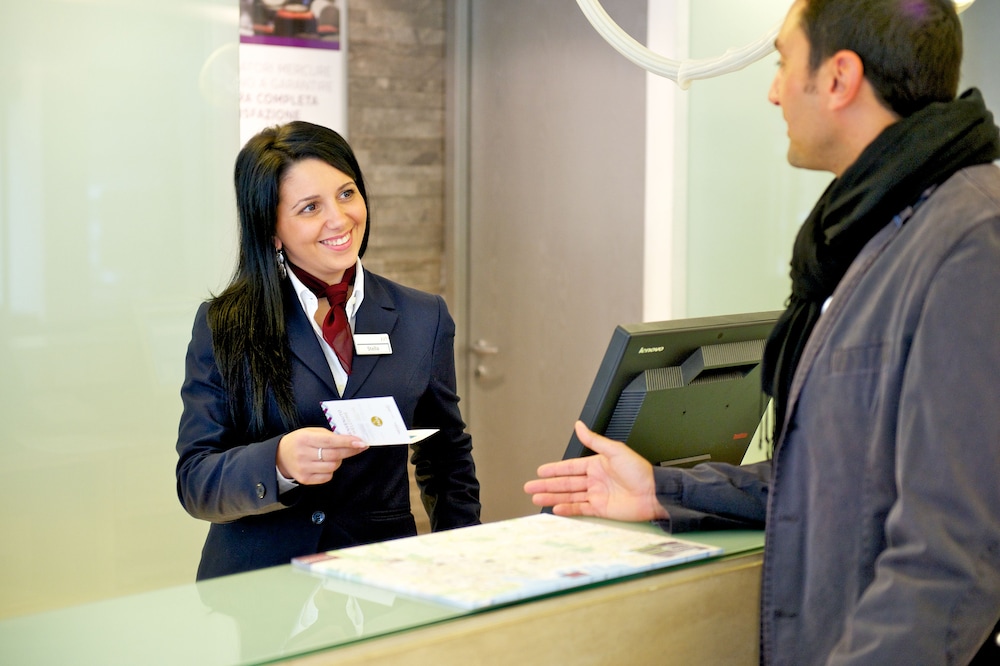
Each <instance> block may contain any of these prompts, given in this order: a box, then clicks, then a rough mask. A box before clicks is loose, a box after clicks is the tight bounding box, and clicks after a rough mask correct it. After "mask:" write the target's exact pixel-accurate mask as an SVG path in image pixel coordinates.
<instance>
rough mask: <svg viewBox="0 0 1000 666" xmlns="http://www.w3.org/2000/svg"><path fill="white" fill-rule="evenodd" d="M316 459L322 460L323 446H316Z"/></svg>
mask: <svg viewBox="0 0 1000 666" xmlns="http://www.w3.org/2000/svg"><path fill="white" fill-rule="evenodd" d="M316 460H319V461H321V462H322V460H323V447H320V448H318V449H317V450H316Z"/></svg>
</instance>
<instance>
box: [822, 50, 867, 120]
mask: <svg viewBox="0 0 1000 666" xmlns="http://www.w3.org/2000/svg"><path fill="white" fill-rule="evenodd" d="M827 65H828V67H829V76H830V78H829V79H828V80H827V84H828V86H829V88H828V91H827V92H828V93H829V99H830V108H831V110H840V109H844V108H846V107H848V106H850V105H851V104H852V103H853V102H854V101H855V100H856V99H857V97H858V93H859V92H860V91H861V87H862V85H863V84H864V82H865V65H864V63H863V62H861V56H859V55H858V54H857V53H855V52H854V51H847V50H843V51H837V52H836V53H834V54H833V55H832V56H830V59H829V60H828V61H827Z"/></svg>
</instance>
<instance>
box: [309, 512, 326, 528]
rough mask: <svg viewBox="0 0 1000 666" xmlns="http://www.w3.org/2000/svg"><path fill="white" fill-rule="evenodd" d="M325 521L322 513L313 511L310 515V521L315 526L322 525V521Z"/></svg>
mask: <svg viewBox="0 0 1000 666" xmlns="http://www.w3.org/2000/svg"><path fill="white" fill-rule="evenodd" d="M324 520H326V514H325V513H323V512H322V511H315V512H313V515H312V521H313V522H314V523H316V524H317V525H322V524H323V521H324Z"/></svg>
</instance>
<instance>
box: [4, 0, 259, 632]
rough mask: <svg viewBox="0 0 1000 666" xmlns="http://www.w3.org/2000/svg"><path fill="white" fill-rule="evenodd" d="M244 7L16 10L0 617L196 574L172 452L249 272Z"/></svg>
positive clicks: (7, 86)
mask: <svg viewBox="0 0 1000 666" xmlns="http://www.w3.org/2000/svg"><path fill="white" fill-rule="evenodd" d="M237 14H238V8H237V3H236V2H232V1H230V0H186V1H182V2H165V1H163V0H127V1H125V0H110V1H108V2H65V1H57V0H36V1H34V2H4V3H3V5H2V7H0V63H3V65H2V67H0V529H2V534H3V536H2V537H0V539H2V541H3V543H4V546H3V548H0V590H3V594H2V595H0V617H4V616H10V615H17V614H22V613H28V612H33V611H36V610H43V609H47V608H52V607H55V606H63V605H67V604H71V603H76V602H81V601H90V600H94V599H100V598H105V597H111V596H116V595H120V594H124V593H129V592H136V591H141V590H148V589H152V588H156V587H161V586H164V585H168V584H177V583H184V582H190V581H192V580H193V578H194V573H195V567H196V566H197V561H198V551H199V549H200V545H201V541H202V539H203V536H204V532H205V527H204V525H203V524H200V523H198V522H197V521H195V520H193V519H191V518H190V517H188V516H187V515H186V514H185V513H184V512H183V510H182V509H181V507H180V505H179V503H178V501H177V497H176V492H175V489H174V474H173V469H174V464H175V462H176V454H175V452H174V443H175V441H176V432H177V420H178V417H179V414H180V399H179V395H178V391H179V388H180V384H181V381H182V379H183V371H184V351H185V348H186V344H187V341H188V339H189V335H190V330H191V323H192V321H193V316H194V312H195V309H196V308H197V306H198V303H199V302H200V301H201V300H202V299H204V298H205V297H207V296H208V295H209V290H210V289H217V288H219V287H220V286H221V285H222V284H223V283H224V282H225V280H226V278H227V277H228V273H229V271H230V270H231V266H232V260H233V252H234V250H233V236H234V233H233V230H234V228H235V225H234V212H233V211H234V207H233V204H232V198H233V197H232V185H231V173H232V161H233V158H234V156H235V154H236V150H237V141H238V127H237V124H238V118H239V116H238V111H237V104H238V79H237V76H236V73H237V68H238V62H237V57H236V55H237V50H236V40H237V20H238V16H237Z"/></svg>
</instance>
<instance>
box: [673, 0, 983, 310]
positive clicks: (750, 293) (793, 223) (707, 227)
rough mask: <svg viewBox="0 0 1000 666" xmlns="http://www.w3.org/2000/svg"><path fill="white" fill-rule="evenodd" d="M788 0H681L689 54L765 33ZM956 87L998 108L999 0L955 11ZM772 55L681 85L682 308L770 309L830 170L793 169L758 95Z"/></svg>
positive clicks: (777, 303)
mask: <svg viewBox="0 0 1000 666" xmlns="http://www.w3.org/2000/svg"><path fill="white" fill-rule="evenodd" d="M790 4H791V2H790V0H757V1H756V2H746V1H745V0H691V1H690V3H689V5H690V30H691V31H690V50H691V57H693V58H702V57H708V56H715V55H719V54H722V53H723V52H724V51H725V50H726V49H728V48H730V47H734V46H742V45H744V44H747V43H749V42H751V41H752V40H754V39H756V38H757V37H759V36H760V35H762V34H765V33H766V32H767V31H768V30H769V29H770V28H772V27H773V26H774V25H776V24H778V23H779V22H780V21H781V20H782V19H783V18H784V15H785V12H786V11H787V9H788V7H789V6H790ZM961 17H962V23H963V26H964V31H965V59H964V63H963V65H964V66H963V81H962V89H963V90H964V89H965V88H966V87H968V86H978V87H980V88H981V89H982V91H983V95H984V96H985V98H986V101H987V104H988V105H990V106H991V108H992V110H993V111H994V113H1000V106H998V105H1000V75H998V70H997V68H996V67H995V63H996V62H997V55H996V35H997V34H998V32H997V31H998V30H1000V2H996V1H995V0H979V2H976V3H975V4H974V5H972V7H971V8H969V9H968V10H967V11H966V12H965V13H964V14H962V15H961ZM777 58H778V56H777V54H772V55H770V56H768V57H767V58H765V59H763V60H761V61H759V62H757V63H754V64H753V65H751V66H750V67H748V68H746V69H744V70H742V71H740V72H736V73H734V74H729V75H726V76H723V77H720V78H716V79H709V80H705V81H696V82H694V83H693V84H692V85H691V88H690V90H689V91H688V95H689V97H688V104H689V123H690V124H689V131H690V134H689V141H690V144H689V160H688V168H689V171H688V188H689V189H688V213H689V215H688V229H687V239H688V246H687V247H688V256H687V312H686V314H687V316H692V317H697V316H706V315H715V314H727V313H735V312H752V311H759V310H771V309H780V308H782V307H783V306H784V300H785V298H786V297H787V296H788V291H789V287H790V283H789V279H788V261H789V259H790V258H791V248H792V242H793V240H794V238H795V233H796V231H798V228H799V225H801V224H802V222H803V221H804V220H805V218H806V216H807V215H808V214H809V211H810V210H811V209H812V206H813V204H814V203H815V201H816V199H817V198H818V197H819V195H820V194H821V193H822V191H823V189H824V188H825V187H826V186H827V185H828V184H829V183H830V181H831V180H832V178H833V176H832V174H829V173H825V172H810V171H803V170H801V169H794V168H792V167H791V166H789V165H788V163H787V162H786V158H785V155H786V150H787V148H788V139H787V136H786V134H785V123H784V121H783V120H782V117H781V110H780V109H779V108H778V107H775V106H772V105H771V104H770V103H769V102H768V101H767V92H768V89H769V88H770V84H771V80H772V78H773V76H774V73H775V68H776V65H777Z"/></svg>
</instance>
